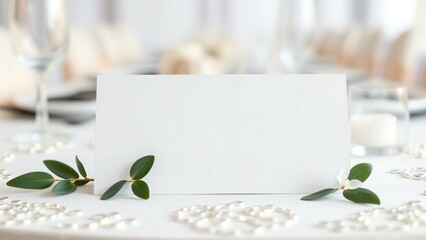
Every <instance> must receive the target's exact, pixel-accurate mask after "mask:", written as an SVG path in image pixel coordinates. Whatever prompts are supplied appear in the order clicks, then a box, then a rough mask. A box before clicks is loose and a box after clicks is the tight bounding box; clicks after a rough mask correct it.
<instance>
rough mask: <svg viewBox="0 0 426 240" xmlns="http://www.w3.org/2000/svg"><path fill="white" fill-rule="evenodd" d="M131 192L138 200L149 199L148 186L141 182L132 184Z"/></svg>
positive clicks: (137, 181)
mask: <svg viewBox="0 0 426 240" xmlns="http://www.w3.org/2000/svg"><path fill="white" fill-rule="evenodd" d="M132 192H133V193H134V194H135V195H136V196H137V197H139V198H142V199H149V187H148V184H146V182H144V181H142V180H136V181H134V182H133V183H132Z"/></svg>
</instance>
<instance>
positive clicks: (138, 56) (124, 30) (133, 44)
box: [115, 24, 143, 63]
mask: <svg viewBox="0 0 426 240" xmlns="http://www.w3.org/2000/svg"><path fill="white" fill-rule="evenodd" d="M115 31H116V37H117V38H118V39H119V41H120V42H121V43H122V45H121V50H122V55H121V57H122V60H123V61H124V62H125V63H127V62H138V61H140V60H142V58H143V48H142V44H141V41H140V39H139V38H138V36H137V35H136V33H135V31H133V29H131V28H130V27H128V26H127V25H124V24H118V25H115Z"/></svg>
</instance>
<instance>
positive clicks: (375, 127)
mask: <svg viewBox="0 0 426 240" xmlns="http://www.w3.org/2000/svg"><path fill="white" fill-rule="evenodd" d="M350 121H351V141H352V143H353V144H356V145H362V146H365V147H373V148H383V147H391V146H395V145H396V144H397V139H398V136H397V134H398V120H397V118H396V117H395V116H394V115H392V114H388V113H375V114H362V115H354V116H351V118H350Z"/></svg>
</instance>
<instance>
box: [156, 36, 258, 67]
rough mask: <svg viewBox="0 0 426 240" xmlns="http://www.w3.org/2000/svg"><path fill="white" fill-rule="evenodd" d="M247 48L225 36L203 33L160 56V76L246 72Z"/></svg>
mask: <svg viewBox="0 0 426 240" xmlns="http://www.w3.org/2000/svg"><path fill="white" fill-rule="evenodd" d="M249 54H250V52H249V48H248V47H247V46H246V45H245V44H243V43H241V42H239V41H237V40H236V39H234V38H232V36H230V35H229V34H226V33H215V32H208V31H206V32H203V33H200V34H197V35H196V37H194V38H193V40H191V41H189V42H186V43H183V44H180V45H177V46H175V47H173V48H171V49H169V50H167V51H165V53H164V54H163V56H162V61H161V64H160V73H162V74H224V73H246V72H247V65H248V61H247V60H248V58H249V57H248V56H249Z"/></svg>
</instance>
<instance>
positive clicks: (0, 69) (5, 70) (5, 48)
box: [0, 27, 35, 106]
mask: <svg viewBox="0 0 426 240" xmlns="http://www.w3.org/2000/svg"><path fill="white" fill-rule="evenodd" d="M34 78H35V75H34V74H33V73H32V72H31V71H30V70H29V69H27V68H26V67H24V66H23V65H21V64H20V63H19V62H18V60H17V58H16V57H15V54H14V53H13V50H12V45H11V43H10V38H9V34H8V32H7V31H6V30H5V29H3V28H1V27H0V106H7V105H9V104H10V100H11V98H12V97H13V96H15V95H16V94H19V93H22V92H26V91H31V90H33V87H34V82H35V81H34Z"/></svg>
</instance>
